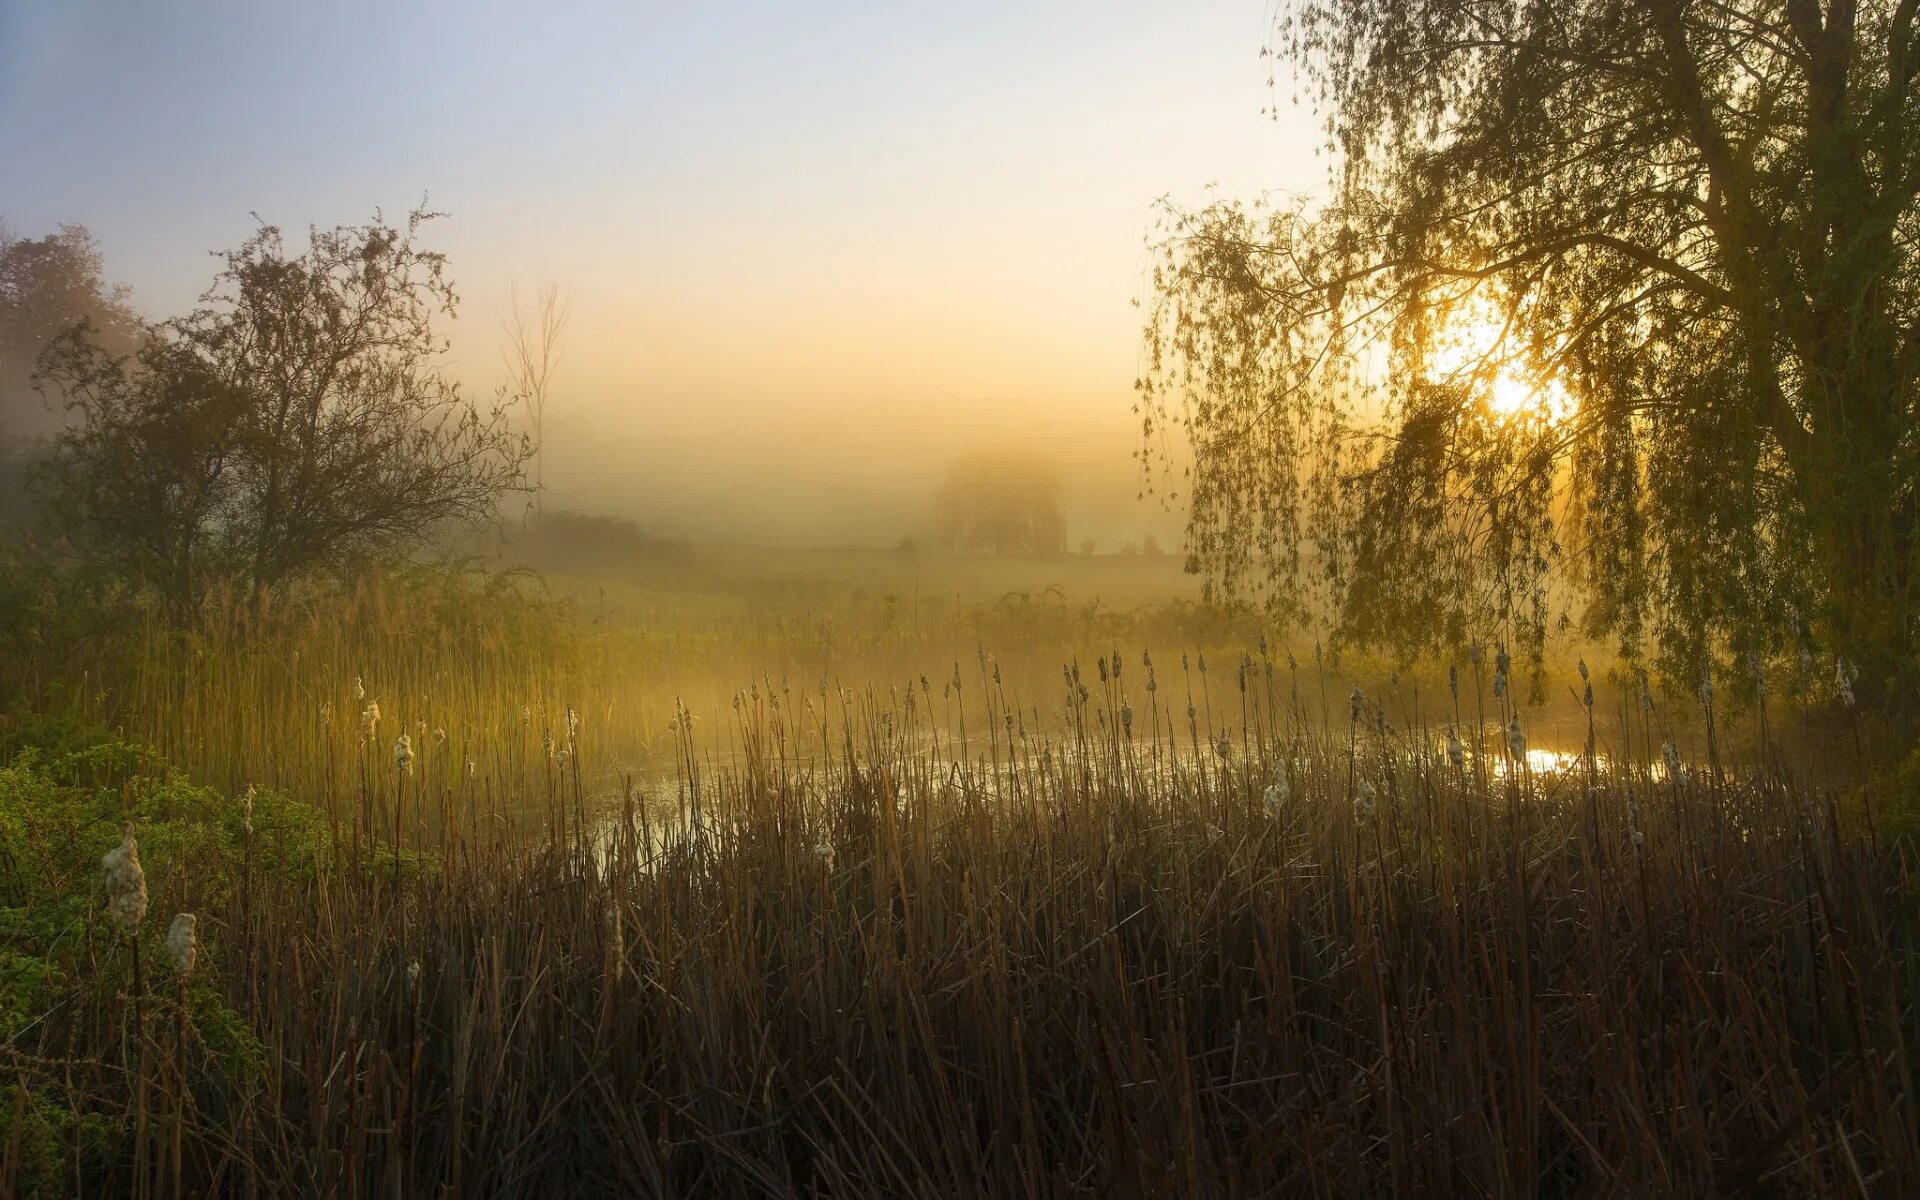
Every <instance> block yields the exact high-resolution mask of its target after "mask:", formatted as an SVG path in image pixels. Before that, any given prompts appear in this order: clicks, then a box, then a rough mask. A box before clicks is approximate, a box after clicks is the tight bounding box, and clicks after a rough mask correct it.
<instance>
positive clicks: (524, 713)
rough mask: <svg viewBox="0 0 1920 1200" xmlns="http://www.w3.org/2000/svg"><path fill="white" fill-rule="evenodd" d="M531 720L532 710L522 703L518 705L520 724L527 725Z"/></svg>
mask: <svg viewBox="0 0 1920 1200" xmlns="http://www.w3.org/2000/svg"><path fill="white" fill-rule="evenodd" d="M532 722H533V710H532V709H531V708H529V707H527V706H526V705H524V704H522V705H521V706H520V723H521V724H522V725H528V724H531V723H532Z"/></svg>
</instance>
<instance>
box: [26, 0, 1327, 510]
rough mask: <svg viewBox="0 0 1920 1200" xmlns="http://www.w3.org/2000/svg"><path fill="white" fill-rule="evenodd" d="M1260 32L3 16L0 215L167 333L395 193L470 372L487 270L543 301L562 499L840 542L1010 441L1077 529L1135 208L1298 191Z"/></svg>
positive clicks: (1287, 131) (442, 9)
mask: <svg viewBox="0 0 1920 1200" xmlns="http://www.w3.org/2000/svg"><path fill="white" fill-rule="evenodd" d="M1269 17H1270V10H1269V6H1268V4H1267V3H1266V2H1265V0H1195V2H1192V3H1159V4H1148V3H1138V2H1117V3H1116V2H1108V3H1098V4H1096V3H1078V2H1071V3H1054V4H1046V3H1034V4H954V3H942V4H931V3H926V4H922V3H865V4H861V3H837V4H824V3H823V4H808V5H802V4H767V3H734V4H684V5H630V4H628V5H613V4H605V5H602V4H581V5H566V4H555V5H532V4H512V5H510V4H497V3H496V4H465V5H461V4H443V3H434V4H393V5H388V4H361V3H344V4H327V5H312V6H305V5H293V4H282V3H261V2H259V0H251V2H245V3H241V2H233V3H194V4H188V3H170V2H168V0H150V2H141V3H136V2H132V0H129V2H127V3H121V4H105V3H96V2H88V0H63V2H59V3H49V2H43V0H0V164H4V167H0V170H3V171H4V174H3V175H0V217H4V219H5V220H6V222H7V223H8V224H9V225H10V226H11V227H12V228H13V229H14V230H15V231H16V232H19V233H22V234H29V235H31V234H35V233H39V232H42V231H44V230H46V229H48V228H50V227H51V226H53V225H55V224H56V223H58V222H61V221H80V222H83V223H85V224H87V225H88V226H90V227H91V228H92V229H93V230H94V232H95V233H96V235H97V236H98V237H99V240H100V242H101V244H102V246H103V248H104V249H105V252H106V255H107V259H108V264H109V268H110V273H111V274H112V275H113V276H114V277H115V278H116V279H119V280H123V281H125V282H126V283H128V284H130V285H131V286H132V288H133V291H134V297H135V301H136V303H137V304H138V306H139V307H141V308H142V309H143V310H144V311H146V312H148V313H149V314H151V315H164V314H167V313H170V312H173V311H177V310H179V309H180V308H182V307H185V306H186V305H188V304H189V303H191V301H192V299H193V297H194V296H195V295H197V293H198V292H199V291H200V290H201V289H202V288H203V287H204V286H205V285H206V283H207V281H208V276H209V272H210V269H211V265H212V264H211V260H210V259H209V258H208V257H207V255H206V252H207V251H208V250H210V249H213V248H216V247H222V246H229V245H232V244H234V243H236V242H238V241H239V240H241V239H242V238H244V237H245V236H246V235H247V234H248V233H249V232H250V230H251V229H252V227H253V217H252V216H251V215H250V214H252V213H258V214H259V216H260V217H261V218H263V219H265V220H268V221H271V222H274V223H278V224H281V225H283V226H288V227H292V228H299V227H303V226H305V225H306V224H308V223H309V222H315V223H320V224H328V225H331V224H336V223H342V222H353V221H358V220H360V219H363V218H364V217H366V216H367V215H368V214H369V213H370V212H371V210H372V209H373V208H374V207H375V206H381V207H384V208H385V209H386V210H387V212H388V213H389V214H390V215H399V214H401V213H403V212H404V211H405V210H406V209H407V208H408V207H409V206H410V205H411V204H412V203H413V202H415V201H417V200H418V199H419V197H420V196H421V195H422V194H423V193H426V194H429V195H430V198H431V201H432V204H433V206H434V207H435V208H440V209H445V210H447V211H449V212H450V213H451V214H452V217H451V219H449V220H447V221H445V222H441V223H439V224H438V225H437V226H436V227H435V228H434V231H433V233H432V236H431V240H432V242H433V243H434V244H435V245H436V246H437V247H438V248H441V249H444V250H446V251H447V252H448V253H449V254H450V255H451V256H452V259H453V267H454V274H455V278H456V280H457V281H458V282H459V284H460V286H461V290H462V292H463V294H464V298H465V303H464V306H463V309H462V313H461V319H460V320H459V322H458V323H457V325H456V326H455V327H454V329H453V333H454V337H455V341H456V358H457V366H458V368H459V370H460V372H461V374H462V375H463V377H465V378H466V379H467V380H468V381H469V382H470V383H471V384H473V385H478V386H487V385H490V383H491V381H492V380H493V378H494V377H495V376H496V375H497V373H498V372H497V346H498V342H499V324H498V321H499V315H500V313H501V311H502V309H503V307H504V302H505V297H506V295H507V288H508V285H509V282H510V281H512V280H515V279H517V280H520V281H522V282H523V283H532V282H535V281H538V280H553V281H556V282H558V283H559V284H561V285H562V286H563V287H565V288H567V289H568V290H569V291H570V292H571V294H572V297H573V307H574V322H573V325H572V327H571V330H570V333H571V339H572V347H571V350H570V351H569V357H568V359H567V361H566V364H565V366H564V367H563V371H562V374H561V377H560V378H559V380H558V383H557V394H558V398H557V399H556V401H555V405H556V409H557V410H558V411H560V412H561V413H562V414H564V415H565V416H566V417H567V423H566V425H565V426H564V427H563V428H562V431H561V432H560V433H559V434H557V435H556V437H555V439H554V443H553V448H552V450H551V452H550V464H557V465H560V466H562V467H563V468H565V469H562V470H561V471H559V472H557V473H556V471H555V470H554V466H553V465H550V467H549V470H548V478H549V480H550V481H552V482H554V483H555V484H556V492H557V493H559V494H560V495H561V496H562V498H566V497H567V495H568V489H572V493H573V494H574V495H575V496H577V498H579V499H580V500H581V501H582V502H593V503H599V504H605V505H612V506H619V507H623V508H628V509H630V510H632V511H634V512H636V513H637V514H640V515H656V516H657V522H656V523H659V524H662V525H663V526H666V527H673V526H683V527H686V528H688V529H690V530H692V531H694V532H703V533H715V534H718V535H728V534H731V533H733V527H734V526H735V525H739V524H741V523H743V522H752V521H756V520H761V519H763V518H764V521H765V527H764V533H765V535H766V536H768V537H770V538H782V539H799V540H841V539H842V538H843V537H845V536H854V535H859V536H864V533H863V532H862V531H863V530H864V529H865V528H866V527H865V526H861V525H859V522H860V521H866V520H870V519H871V518H872V517H873V515H874V510H875V508H876V506H885V505H892V506H893V507H895V508H896V509H899V508H901V506H903V505H909V504H911V503H913V502H915V501H913V500H912V496H913V495H914V489H916V488H917V487H919V484H920V482H921V481H923V480H924V479H925V477H926V476H928V475H929V473H934V472H937V469H938V465H939V464H940V463H941V462H943V461H944V459H945V458H946V457H947V456H949V455H951V454H952V453H953V452H954V450H955V449H956V448H957V447H958V446H960V445H963V444H965V443H968V442H972V441H994V440H1009V439H1016V438H1017V439H1022V440H1033V441H1040V442H1045V443H1047V444H1050V445H1053V446H1055V447H1056V448H1057V449H1058V451H1059V452H1060V454H1061V456H1062V457H1063V458H1065V459H1068V460H1070V465H1071V466H1072V468H1073V470H1074V471H1075V472H1076V476H1075V478H1076V484H1075V486H1076V487H1077V488H1079V489H1080V491H1081V492H1082V493H1084V495H1083V500H1084V504H1085V506H1092V507H1097V508H1100V509H1101V511H1102V513H1103V514H1104V513H1105V512H1106V510H1107V508H1108V507H1109V506H1110V504H1111V503H1112V502H1113V501H1114V498H1115V497H1116V496H1118V495H1119V494H1120V492H1122V491H1127V486H1126V479H1127V477H1128V476H1127V463H1126V460H1125V455H1126V451H1127V448H1128V446H1129V444H1130V443H1129V441H1128V438H1129V433H1128V431H1129V430H1130V429H1131V427H1132V418H1131V415H1130V413H1129V412H1128V403H1129V398H1130V394H1131V392H1130V388H1131V383H1132V380H1133V377H1134V374H1135V367H1136V363H1137V352H1136V346H1137V341H1138V323H1139V314H1138V313H1137V312H1136V311H1135V310H1133V309H1132V308H1131V307H1130V303H1129V302H1130V301H1131V300H1132V298H1133V297H1135V296H1136V295H1138V294H1140V292H1141V285H1142V278H1141V276H1142V269H1143V266H1144V257H1143V253H1142V248H1141V237H1142V235H1143V234H1144V233H1145V232H1146V229H1147V226H1148V221H1149V208H1150V205H1151V203H1152V201H1153V200H1154V198H1155V197H1157V196H1160V195H1162V194H1166V193H1171V194H1172V195H1174V196H1175V197H1177V198H1183V199H1188V200H1199V199H1202V198H1203V197H1204V196H1205V191H1204V189H1205V188H1206V186H1207V185H1208V184H1210V183H1215V184H1218V185H1219V186H1220V188H1221V189H1222V190H1223V191H1226V192H1230V193H1234V194H1241V195H1248V194H1251V193H1253V192H1256V191H1259V190H1263V189H1270V188H1301V187H1307V186H1311V185H1313V184H1315V183H1317V182H1318V180H1319V179H1320V171H1321V166H1320V163H1319V162H1318V160H1316V159H1315V158H1314V157H1313V156H1312V146H1313V144H1314V141H1315V139H1314V137H1313V136H1312V124H1311V121H1310V120H1309V119H1308V118H1306V117H1305V116H1304V115H1302V114H1297V113H1296V111H1295V110H1291V109H1288V110H1287V120H1285V121H1283V122H1281V123H1280V124H1278V125H1276V124H1275V123H1273V122H1271V121H1269V120H1267V119H1266V118H1264V117H1262V116H1261V115H1260V110H1261V108H1262V107H1263V106H1265V105H1267V104H1268V103H1269V102H1270V101H1271V100H1272V99H1273V97H1274V95H1275V93H1271V92H1269V91H1268V89H1267V86H1266V64H1265V62H1264V61H1263V60H1261V59H1260V58H1259V57H1258V52H1259V49H1260V46H1261V44H1262V42H1263V40H1264V38H1265V36H1266V33H1267V30H1268V27H1269V25H1268V22H1269ZM1278 96H1279V98H1280V99H1281V101H1282V102H1283V104H1284V102H1285V101H1286V99H1287V98H1288V92H1287V90H1286V88H1285V86H1284V84H1283V86H1282V87H1281V89H1280V91H1279V93H1278ZM570 457H571V461H570V462H569V458H570ZM1083 460H1084V461H1083ZM1102 464H1107V465H1104V466H1103V465H1102ZM902 489H905V491H903V490H902ZM769 494H777V495H778V496H779V500H778V502H777V503H768V501H767V496H768V495H769ZM1128 494H1130V492H1129V493H1128ZM902 519H904V517H903V518H902ZM1104 519H1105V517H1104V516H1103V517H1102V520H1104ZM1127 519H1128V518H1125V517H1124V514H1123V515H1122V517H1120V518H1116V520H1118V524H1115V525H1114V528H1115V529H1116V530H1120V529H1122V528H1124V527H1125V523H1126V520H1127ZM849 522H853V524H849ZM1094 524H1097V522H1092V523H1089V522H1083V523H1082V527H1083V528H1089V529H1091V528H1093V525H1094ZM874 528H875V529H879V527H878V526H875V527H874ZM847 530H852V531H853V533H852V534H849V533H847V532H845V531H847ZM1099 531H1100V532H1104V527H1102V528H1101V529H1100V530H1099ZM748 532H752V531H748ZM876 536H878V534H877V533H876Z"/></svg>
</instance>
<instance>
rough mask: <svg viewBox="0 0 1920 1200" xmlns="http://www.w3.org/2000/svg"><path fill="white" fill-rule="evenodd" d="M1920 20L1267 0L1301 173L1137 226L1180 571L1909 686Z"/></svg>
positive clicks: (1394, 615)
mask: <svg viewBox="0 0 1920 1200" xmlns="http://www.w3.org/2000/svg"><path fill="white" fill-rule="evenodd" d="M1916 9H1920V0H1877V2H1876V0H1860V2H1858V3H1851V2H1848V0H1829V2H1827V3H1824V4H1823V3H1820V2H1818V0H1787V2H1785V3H1779V2H1767V0H1717V2H1715V3H1698V2H1690V0H1632V2H1628V0H1508V2H1504V3H1471V2H1467V0H1373V2H1347V3H1336V2H1330V0H1296V2H1294V3H1291V4H1288V5H1286V6H1284V7H1283V9H1282V11H1281V13H1280V16H1279V18H1278V22H1277V25H1276V36H1275V38H1274V44H1273V45H1272V47H1270V48H1269V50H1268V53H1271V54H1274V55H1275V56H1277V57H1278V58H1279V59H1281V60H1283V61H1284V62H1286V63H1288V64H1290V65H1291V66H1292V67H1293V68H1294V70H1295V78H1296V79H1297V80H1298V81H1299V87H1300V88H1301V90H1302V92H1303V93H1304V95H1305V98H1306V99H1307V101H1308V103H1310V104H1311V105H1312V106H1314V108H1315V109H1316V111H1317V112H1318V113H1319V114H1320V115H1321V116H1323V117H1324V118H1325V128H1326V131H1327V150H1328V152H1329V162H1330V163H1331V167H1330V170H1329V178H1328V185H1327V187H1326V189H1325V190H1324V191H1323V192H1321V193H1319V194H1317V195H1316V196H1315V197H1313V198H1311V199H1298V198H1288V199H1284V200H1281V201H1278V202H1268V201H1262V202H1259V203H1252V204H1242V203H1237V202H1231V201H1223V202H1219V203H1216V204H1214V205H1212V206H1210V207H1206V208H1203V209H1199V210H1185V209H1178V208H1172V207H1169V208H1167V209H1165V210H1164V213H1163V221H1162V224H1161V226H1160V233H1159V235H1158V236H1157V238H1156V241H1155V245H1156V247H1157V251H1158V260H1157V262H1156V269H1155V278H1154V289H1153V300H1152V304H1151V316H1150V319H1149V321H1148V324H1147V331H1146V341H1147V357H1148V365H1147V370H1146V372H1145V374H1144V376H1143V378H1142V381H1141V385H1140V390H1141V405H1140V407H1141V411H1142V415H1143V421H1144V427H1145V431H1146V433H1147V435H1148V443H1147V444H1148V445H1149V446H1150V447H1151V446H1154V445H1156V444H1165V443H1164V442H1163V440H1162V437H1161V435H1162V434H1164V433H1165V432H1166V431H1167V430H1168V428H1169V427H1170V426H1172V427H1178V428H1179V429H1181V430H1182V431H1184V433H1185V434H1186V435H1187V439H1188V441H1189V442H1190V444H1191V448H1192V454H1193V461H1192V465H1191V468H1190V471H1191V481H1190V484H1189V485H1188V487H1187V489H1186V490H1187V496H1186V499H1187V501H1188V503H1189V505H1190V525H1189V533H1190V551H1191V563H1190V565H1191V566H1193V567H1194V568H1195V569H1198V570H1200V571H1202V572H1204V573H1205V574H1206V575H1207V577H1208V585H1209V587H1210V588H1211V589H1213V591H1214V592H1215V593H1216V594H1222V593H1224V594H1228V595H1242V596H1247V595H1257V596H1261V597H1264V599H1265V600H1266V602H1267V603H1268V604H1269V605H1270V606H1271V607H1272V608H1273V610H1274V611H1275V612H1276V613H1277V614H1279V615H1281V616H1284V617H1292V618H1300V617H1304V616H1309V615H1311V614H1331V620H1332V622H1333V623H1334V624H1335V625H1336V626H1337V627H1338V628H1339V629H1340V630H1341V631H1342V632H1344V633H1346V634H1347V635H1350V636H1351V637H1353V638H1356V639H1360V640H1365V641H1373V642H1381V643H1388V644H1392V645H1394V646H1396V647H1398V648H1399V649H1401V650H1403V651H1407V652H1412V651H1416V650H1421V649H1434V648H1443V647H1446V646H1449V645H1454V646H1457V645H1459V644H1460V643H1462V642H1464V641H1467V640H1471V639H1476V638H1485V639H1494V640H1506V639H1512V640H1513V641H1514V642H1516V643H1517V644H1518V645H1521V646H1530V647H1532V648H1533V649H1534V651H1535V654H1536V661H1537V654H1538V648H1539V646H1540V644H1541V641H1542V639H1543V637H1544V635H1545V633H1546V631H1547V630H1548V628H1549V627H1550V626H1551V625H1552V624H1553V623H1554V622H1555V621H1556V620H1557V619H1558V618H1560V617H1561V616H1562V615H1563V614H1564V615H1566V616H1567V617H1568V619H1570V620H1578V621H1583V622H1584V624H1585V625H1586V627H1587V629H1588V632H1590V633H1592V634H1594V635H1596V636H1602V635H1605V636H1612V637H1616V638H1617V639H1618V641H1619V643H1620V644H1621V646H1622V648H1623V650H1624V651H1625V652H1626V654H1627V655H1628V656H1629V658H1634V659H1660V660H1662V661H1663V663H1664V665H1665V666H1667V667H1668V668H1670V669H1684V670H1685V671H1687V672H1694V671H1698V670H1699V669H1701V667H1702V666H1703V665H1706V664H1709V663H1711V662H1713V661H1714V660H1715V659H1716V658H1717V659H1718V660H1719V661H1720V662H1722V663H1723V664H1725V663H1729V662H1730V663H1732V664H1737V665H1738V666H1739V667H1740V668H1742V669H1740V670H1738V671H1737V672H1736V674H1738V675H1740V676H1742V677H1745V678H1748V679H1752V678H1753V677H1754V676H1755V675H1757V674H1758V672H1756V671H1751V670H1747V669H1745V668H1746V667H1748V666H1749V665H1752V666H1764V664H1766V663H1767V662H1769V661H1781V662H1786V663H1792V664H1796V665H1795V670H1796V671H1797V672H1798V673H1800V674H1801V675H1802V676H1803V677H1810V676H1813V675H1818V676H1819V678H1820V679H1821V680H1822V681H1823V682H1824V684H1825V686H1828V687H1832V686H1833V677H1834V674H1835V672H1836V671H1838V670H1842V669H1845V670H1848V671H1851V670H1853V669H1855V668H1854V667H1851V666H1849V667H1844V668H1843V667H1842V666H1840V665H1838V664H1836V661H1835V659H1836V658H1838V659H1841V660H1844V662H1845V663H1846V664H1857V669H1858V670H1859V671H1860V672H1861V676H1860V686H1862V687H1863V688H1872V687H1874V686H1876V685H1878V686H1879V687H1880V688H1881V689H1882V691H1883V694H1889V695H1898V694H1903V693H1904V694H1907V695H1911V694H1912V691H1913V683H1914V680H1915V679H1916V677H1920V671H1916V660H1917V655H1916V650H1917V649H1920V645H1917V638H1920V634H1917V631H1916V629H1915V620H1916V616H1917V615H1920V614H1917V613H1916V599H1917V597H1916V594H1915V589H1916V569H1917V568H1920V562H1917V561H1916V556H1917V555H1920V541H1917V539H1920V529H1917V528H1916V520H1917V519H1920V512H1917V511H1916V455H1917V452H1920V431H1917V430H1916V428H1915V402H1916V399H1917V398H1920V388H1917V385H1916V378H1917V377H1920V258H1917V257H1916V245H1915V242H1916V235H1917V234H1920V214H1917V212H1916V195H1917V194H1920V101H1917V100H1916V79H1915V76H1916V71H1917V70H1920V30H1916V23H1915V16H1916ZM1153 457H1155V458H1157V459H1158V463H1159V465H1160V466H1162V467H1165V466H1166V464H1167V463H1168V461H1169V459H1168V458H1167V456H1165V455H1163V454H1155V455H1153Z"/></svg>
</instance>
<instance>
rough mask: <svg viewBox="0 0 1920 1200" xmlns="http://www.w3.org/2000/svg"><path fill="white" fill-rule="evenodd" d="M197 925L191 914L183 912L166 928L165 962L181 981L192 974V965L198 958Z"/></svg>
mask: <svg viewBox="0 0 1920 1200" xmlns="http://www.w3.org/2000/svg"><path fill="white" fill-rule="evenodd" d="M199 924H200V923H199V921H198V919H196V918H195V917H194V915H193V914H192V913H189V912H183V913H179V914H177V915H176V916H175V917H174V918H173V924H171V925H169V926H167V960H168V961H169V962H171V963H173V971H174V974H176V975H178V976H180V977H181V978H182V979H185V978H186V977H187V976H189V975H191V974H193V964H194V963H195V962H197V961H198V960H199V958H200V930H199Z"/></svg>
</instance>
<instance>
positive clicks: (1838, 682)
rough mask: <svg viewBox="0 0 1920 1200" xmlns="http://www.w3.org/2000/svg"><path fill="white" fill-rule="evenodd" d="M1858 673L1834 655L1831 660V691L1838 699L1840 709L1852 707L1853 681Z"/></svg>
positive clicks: (1842, 659)
mask: <svg viewBox="0 0 1920 1200" xmlns="http://www.w3.org/2000/svg"><path fill="white" fill-rule="evenodd" d="M1858 674H1859V672H1858V671H1857V670H1855V669H1854V668H1852V667H1850V666H1848V665H1847V660H1846V659H1844V658H1841V657H1840V656H1839V655H1835V656H1834V659H1833V690H1834V694H1835V695H1836V696H1838V697H1839V699H1840V704H1841V707H1843V708H1852V707H1853V680H1854V677H1855V676H1857V675H1858Z"/></svg>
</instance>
